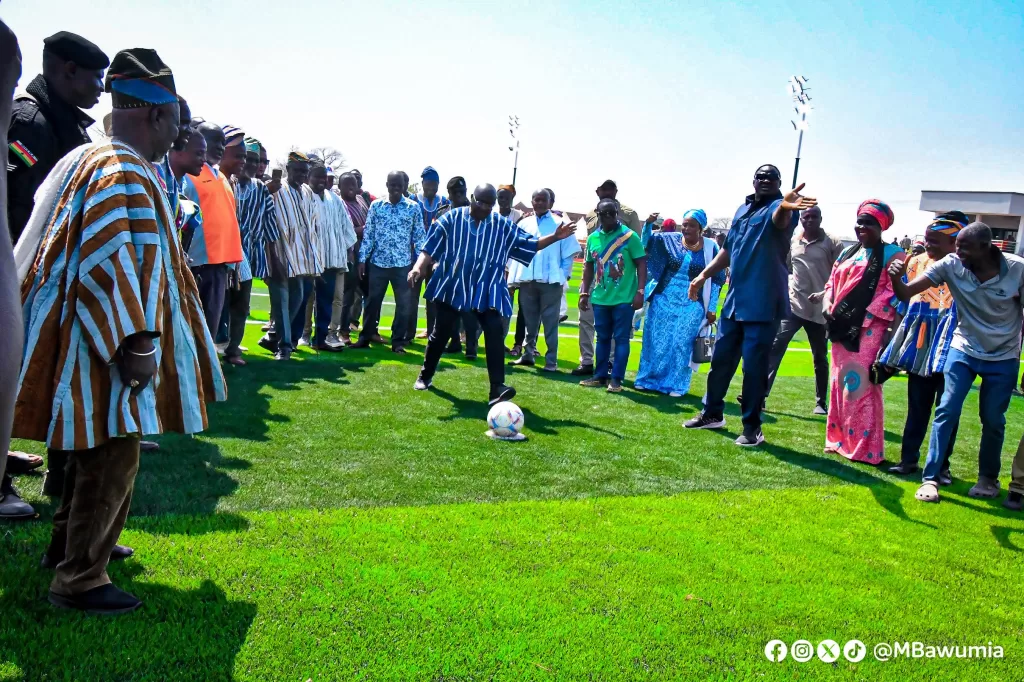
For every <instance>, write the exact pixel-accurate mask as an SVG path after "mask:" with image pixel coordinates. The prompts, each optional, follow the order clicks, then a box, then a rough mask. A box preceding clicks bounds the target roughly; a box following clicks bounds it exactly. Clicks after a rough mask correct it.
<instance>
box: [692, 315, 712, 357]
mask: <svg viewBox="0 0 1024 682" xmlns="http://www.w3.org/2000/svg"><path fill="white" fill-rule="evenodd" d="M707 330H708V333H707V335H705V336H702V335H701V334H700V333H698V334H697V338H695V339H694V340H693V351H692V352H691V353H690V361H691V362H693V363H694V364H697V365H706V364H708V363H709V362H711V355H712V354H713V353H714V352H715V338H716V337H717V334H716V325H715V324H714V323H712V324H711V325H709V326H708V327H707ZM701 331H703V330H701Z"/></svg>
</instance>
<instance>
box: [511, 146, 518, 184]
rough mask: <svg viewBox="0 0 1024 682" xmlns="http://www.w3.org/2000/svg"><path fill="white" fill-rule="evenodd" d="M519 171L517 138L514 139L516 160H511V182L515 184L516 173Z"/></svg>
mask: <svg viewBox="0 0 1024 682" xmlns="http://www.w3.org/2000/svg"><path fill="white" fill-rule="evenodd" d="M517 172H519V140H516V160H515V161H513V162H512V184H513V185H515V184H516V173H517Z"/></svg>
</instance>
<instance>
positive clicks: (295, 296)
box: [288, 277, 333, 343]
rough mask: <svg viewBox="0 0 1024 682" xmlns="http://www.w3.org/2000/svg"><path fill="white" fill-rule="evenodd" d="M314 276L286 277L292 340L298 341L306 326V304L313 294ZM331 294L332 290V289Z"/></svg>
mask: <svg viewBox="0 0 1024 682" xmlns="http://www.w3.org/2000/svg"><path fill="white" fill-rule="evenodd" d="M315 280H316V278H315V277H291V278H289V279H288V304H289V308H291V311H290V315H291V324H292V340H293V341H294V342H296V343H298V341H299V339H300V338H302V332H303V331H304V330H305V327H306V306H307V305H308V304H309V297H310V296H312V295H313V287H314V281H315ZM332 294H333V291H332Z"/></svg>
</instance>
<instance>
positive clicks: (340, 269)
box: [302, 161, 356, 352]
mask: <svg viewBox="0 0 1024 682" xmlns="http://www.w3.org/2000/svg"><path fill="white" fill-rule="evenodd" d="M302 193H303V194H304V195H305V196H306V199H307V201H309V202H310V206H311V207H312V210H313V211H315V212H316V225H317V238H318V240H319V244H320V254H321V260H322V262H323V268H324V269H323V272H322V273H321V275H320V276H319V277H317V278H316V279H315V280H314V292H313V295H314V296H315V299H316V329H315V330H314V332H313V340H312V344H311V345H312V346H313V347H314V348H316V349H317V350H324V351H329V352H339V351H342V350H344V348H345V345H344V344H343V343H342V342H341V339H340V338H339V336H338V328H339V326H340V325H341V313H342V308H343V307H344V303H345V275H346V273H347V272H348V260H349V252H350V250H351V249H352V247H353V246H354V245H355V243H356V231H355V229H354V228H353V227H352V219H351V218H350V217H349V215H348V208H346V207H345V202H344V201H342V199H341V197H339V196H338V195H337V194H335V193H334V192H331V191H330V190H328V189H327V168H326V166H324V164H323V163H322V162H319V161H314V162H313V163H312V164H311V166H310V170H309V184H307V185H303V187H302Z"/></svg>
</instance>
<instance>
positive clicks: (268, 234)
mask: <svg viewBox="0 0 1024 682" xmlns="http://www.w3.org/2000/svg"><path fill="white" fill-rule="evenodd" d="M235 202H236V205H237V208H238V227H239V229H240V230H241V232H242V250H243V251H244V252H245V257H246V259H247V260H248V261H249V268H250V269H251V271H252V276H253V277H259V278H260V279H267V277H269V276H270V267H269V266H268V265H267V244H271V243H273V242H276V241H277V240H278V238H279V237H280V232H279V231H278V229H277V212H276V211H275V210H274V199H273V197H271V196H270V190H268V189H267V186H266V185H265V184H263V182H261V181H260V180H249V181H247V182H246V181H242V180H238V181H236V182H235Z"/></svg>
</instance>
